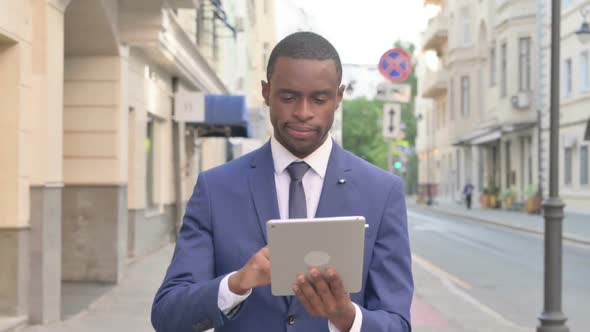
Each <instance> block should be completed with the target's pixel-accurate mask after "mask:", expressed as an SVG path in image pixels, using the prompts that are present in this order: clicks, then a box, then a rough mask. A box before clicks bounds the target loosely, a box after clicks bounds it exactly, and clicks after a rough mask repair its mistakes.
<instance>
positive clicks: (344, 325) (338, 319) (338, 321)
mask: <svg viewBox="0 0 590 332" xmlns="http://www.w3.org/2000/svg"><path fill="white" fill-rule="evenodd" d="M355 316H356V308H355V307H354V304H352V301H351V302H349V304H348V308H347V310H345V312H343V313H341V314H339V315H337V316H334V317H330V318H329V320H330V322H332V324H334V326H336V328H338V330H339V331H341V332H348V331H349V330H350V328H351V327H352V324H353V323H354V319H355Z"/></svg>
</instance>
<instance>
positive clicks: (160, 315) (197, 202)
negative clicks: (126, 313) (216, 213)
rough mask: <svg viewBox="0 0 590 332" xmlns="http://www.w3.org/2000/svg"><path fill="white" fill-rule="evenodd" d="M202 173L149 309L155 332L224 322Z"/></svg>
mask: <svg viewBox="0 0 590 332" xmlns="http://www.w3.org/2000/svg"><path fill="white" fill-rule="evenodd" d="M209 200H210V197H209V192H208V189H207V180H206V178H205V173H202V174H200V175H199V178H198V180H197V184H196V186H195V189H194V191H193V194H192V196H191V198H190V200H189V203H188V204H187V208H186V212H185V215H184V218H183V221H182V227H181V229H180V233H179V235H178V239H177V242H176V248H175V250H174V255H173V257H172V261H171V263H170V266H169V267H168V271H167V272H166V276H165V278H164V281H163V283H162V286H161V287H160V289H159V290H158V292H157V293H156V297H155V299H154V303H153V305H152V317H151V318H152V325H153V326H154V329H155V330H156V331H157V332H184V331H186V332H189V331H190V332H195V331H205V330H208V329H210V328H214V327H218V326H221V325H223V322H224V319H226V318H225V317H224V315H223V313H222V312H221V311H220V310H219V308H218V305H217V299H218V292H219V284H220V282H221V280H222V279H223V277H224V276H219V277H215V265H214V257H215V253H214V246H213V240H212V225H211V213H210V211H211V205H210V202H209Z"/></svg>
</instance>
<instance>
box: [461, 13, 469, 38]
mask: <svg viewBox="0 0 590 332" xmlns="http://www.w3.org/2000/svg"><path fill="white" fill-rule="evenodd" d="M461 44H462V45H463V46H470V45H471V17H469V9H467V8H462V9H461Z"/></svg>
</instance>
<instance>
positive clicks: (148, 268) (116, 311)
mask: <svg viewBox="0 0 590 332" xmlns="http://www.w3.org/2000/svg"><path fill="white" fill-rule="evenodd" d="M173 250H174V245H172V244H170V245H168V246H166V247H164V248H163V249H161V250H159V251H157V252H155V253H153V254H151V255H149V256H146V257H144V258H141V259H139V260H137V261H135V262H133V263H132V264H130V265H128V266H127V272H126V274H125V276H124V278H123V280H122V281H121V282H120V283H119V284H118V285H116V286H115V287H113V289H112V290H110V291H109V292H107V293H106V294H105V295H103V296H102V297H100V298H99V299H98V300H96V301H95V302H94V303H92V304H91V305H90V307H89V308H88V309H87V310H83V311H82V312H80V313H79V314H77V315H75V316H73V317H71V318H70V319H68V320H66V321H62V322H58V323H53V324H47V325H42V326H40V325H36V326H31V327H27V328H25V329H22V330H19V332H99V331H100V332H123V331H125V332H128V331H133V332H153V331H154V329H153V328H152V324H151V322H150V312H151V306H152V301H153V299H154V295H155V294H156V290H157V289H158V287H159V286H160V284H161V282H162V279H163V278H164V273H165V272H166V268H167V267H168V264H169V263H170V258H171V257H172V253H173Z"/></svg>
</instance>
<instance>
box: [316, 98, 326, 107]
mask: <svg viewBox="0 0 590 332" xmlns="http://www.w3.org/2000/svg"><path fill="white" fill-rule="evenodd" d="M314 101H315V103H316V104H319V105H322V104H324V103H326V99H321V98H315V99H314Z"/></svg>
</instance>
